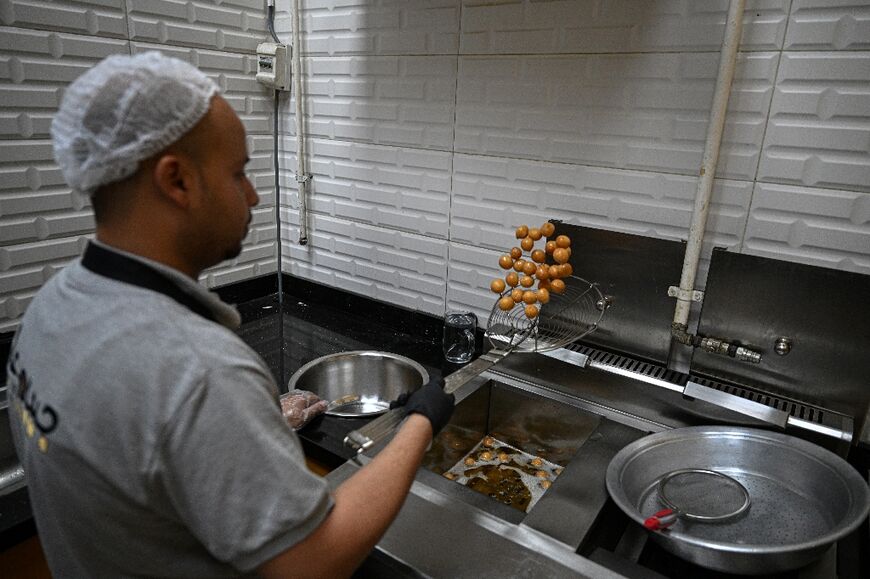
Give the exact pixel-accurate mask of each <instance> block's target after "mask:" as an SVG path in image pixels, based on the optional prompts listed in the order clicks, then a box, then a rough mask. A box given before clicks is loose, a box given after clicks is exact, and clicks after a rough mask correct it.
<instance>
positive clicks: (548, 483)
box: [539, 480, 553, 489]
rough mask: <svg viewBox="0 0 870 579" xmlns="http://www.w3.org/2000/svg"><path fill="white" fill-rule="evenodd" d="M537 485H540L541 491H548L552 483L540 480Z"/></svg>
mask: <svg viewBox="0 0 870 579" xmlns="http://www.w3.org/2000/svg"><path fill="white" fill-rule="evenodd" d="M539 484H540V485H541V488H542V489H548V488H550V487H551V486H552V485H553V483H551V482H550V481H548V480H542V481H541V482H540V483H539Z"/></svg>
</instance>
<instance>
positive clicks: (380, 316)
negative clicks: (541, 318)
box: [0, 280, 457, 550]
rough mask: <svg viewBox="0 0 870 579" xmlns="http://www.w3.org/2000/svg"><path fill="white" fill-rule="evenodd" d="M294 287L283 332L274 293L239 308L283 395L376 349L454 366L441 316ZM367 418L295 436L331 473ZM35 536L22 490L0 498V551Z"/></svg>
mask: <svg viewBox="0 0 870 579" xmlns="http://www.w3.org/2000/svg"><path fill="white" fill-rule="evenodd" d="M293 282H294V286H295V287H294V290H295V292H296V295H293V294H288V293H286V292H285V297H284V303H283V304H282V306H283V310H284V311H283V314H284V315H283V327H280V326H279V325H278V319H279V316H278V311H279V308H278V301H277V294H274V295H269V296H265V297H260V298H256V299H252V300H249V301H246V302H242V303H239V304H238V309H239V312H240V313H241V315H242V326H241V328H240V329H239V331H238V333H239V335H240V337H241V338H242V339H243V340H244V341H245V342H246V343H248V344H249V345H250V346H251V347H252V348H253V349H254V350H256V351H257V352H258V353H259V354H260V355H261V356H262V357H263V359H264V360H265V361H266V363H267V364H268V365H269V367H270V368H271V369H272V372H273V374H274V375H275V378H276V380H277V381H278V384H279V387H280V389H281V391H282V392H285V391H286V390H287V382H288V380H289V379H290V377H291V376H292V374H293V373H294V372H295V371H296V370H298V369H299V368H300V367H301V366H303V365H304V364H307V363H308V362H310V361H311V360H314V359H316V358H319V357H321V356H325V355H327V354H333V353H337V352H344V351H350V350H380V351H387V352H392V353H395V354H399V355H402V356H406V357H408V358H410V359H412V360H414V361H416V362H418V363H420V364H421V365H423V367H424V368H425V369H426V371H427V372H429V374H430V376H439V375H442V373H443V374H447V373H450V372H452V371H453V370H455V369H456V368H457V367H456V366H454V365H452V364H449V363H447V362H445V361H444V360H443V356H442V355H441V331H442V321H441V320H440V319H439V318H435V317H433V316H428V315H425V314H419V313H416V312H411V311H407V310H404V309H402V308H397V307H392V306H389V305H387V304H383V303H381V302H375V301H374V300H368V299H367V298H361V297H357V296H349V295H348V294H344V293H343V292H337V293H336V292H335V290H327V289H324V288H322V287H318V286H314V285H313V284H300V283H297V280H293ZM282 333H283V336H282ZM282 337H283V344H284V348H283V349H282V348H281V347H280V344H281V338H282ZM282 354H283V355H282ZM282 362H283V367H282ZM282 374H283V375H282ZM370 420H372V419H371V418H364V419H362V418H359V419H355V418H339V417H333V416H320V417H317V418H315V419H314V420H313V421H312V422H311V423H309V424H308V425H306V426H305V427H304V428H303V429H302V430H300V431H299V437H300V439H301V441H302V444H303V448H304V449H305V452H306V454H307V455H308V456H309V457H310V458H312V459H314V460H315V461H317V462H319V463H321V464H323V465H324V466H327V467H329V468H334V467H336V466H338V465H340V464H341V463H343V462H344V461H345V460H347V459H348V458H350V457H351V456H352V454H353V453H352V452H351V451H350V450H349V449H347V448H346V447H345V446H344V444H343V441H344V437H345V435H346V434H347V433H348V432H349V431H351V430H354V429H357V428H360V427H361V426H363V425H364V424H366V423H367V422H369V421H370ZM34 532H35V527H34V525H33V519H32V513H31V509H30V501H29V498H28V496H27V489H26V488H23V489H19V490H17V491H15V492H12V493H9V494H7V495H4V496H2V497H0V550H2V549H5V548H8V547H10V546H12V545H15V544H16V543H18V542H20V541H21V540H23V539H26V538H28V537H29V536H32V535H33V533H34Z"/></svg>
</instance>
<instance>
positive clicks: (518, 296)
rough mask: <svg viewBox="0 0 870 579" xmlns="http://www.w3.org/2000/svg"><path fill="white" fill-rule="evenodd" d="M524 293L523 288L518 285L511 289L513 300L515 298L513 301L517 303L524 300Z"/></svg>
mask: <svg viewBox="0 0 870 579" xmlns="http://www.w3.org/2000/svg"><path fill="white" fill-rule="evenodd" d="M523 293H524V292H523V290H521V289H520V288H518V287H517V288H514V289H512V290H511V300H513V302H514V303H515V304H518V303H520V302H521V301H523Z"/></svg>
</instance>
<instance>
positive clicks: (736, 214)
mask: <svg viewBox="0 0 870 579" xmlns="http://www.w3.org/2000/svg"><path fill="white" fill-rule="evenodd" d="M302 4H303V14H302V33H303V53H304V54H305V56H306V57H305V58H304V59H303V71H302V72H303V73H304V81H305V86H304V90H305V94H306V99H305V102H304V105H305V114H306V117H305V125H306V130H307V131H308V133H309V137H310V139H309V141H308V161H309V165H310V170H311V172H312V173H313V174H314V180H313V181H312V187H311V193H310V198H309V200H308V201H309V207H310V209H311V210H312V214H311V215H310V216H309V223H308V224H309V238H310V240H311V243H310V245H309V246H306V247H302V246H299V245H298V243H297V242H296V240H297V238H298V231H299V229H298V211H297V209H298V202H299V200H298V197H297V196H296V192H295V190H296V182H295V179H294V178H293V173H294V171H295V156H294V154H295V153H294V151H295V135H294V131H295V126H294V119H293V111H294V108H293V105H294V103H293V100H292V99H293V98H295V95H293V96H292V98H291V96H290V95H287V94H284V95H282V97H281V101H280V102H281V113H280V115H279V119H280V134H281V138H282V140H281V146H280V153H279V163H280V165H281V174H280V178H281V181H282V188H283V191H282V199H281V207H282V209H281V213H282V220H283V221H284V229H283V232H282V235H281V237H282V239H283V249H284V262H283V264H282V268H283V269H284V271H287V272H288V273H291V274H294V275H299V276H302V277H306V278H308V279H312V280H314V281H317V282H321V283H325V284H329V285H334V286H336V287H339V288H341V289H344V290H347V291H352V292H356V293H359V294H362V295H367V296H371V297H375V298H376V299H382V300H384V301H387V302H391V303H395V304H398V305H400V306H402V307H407V308H411V309H416V310H421V311H425V312H428V313H432V314H435V315H441V314H442V313H443V311H444V309H445V308H446V307H470V308H472V309H474V310H475V311H476V312H477V313H478V315H479V316H480V317H481V323H482V324H485V321H486V317H488V314H489V308H490V306H491V303H492V298H493V296H492V294H491V293H490V292H489V291H488V284H489V281H490V279H491V278H492V277H493V276H494V275H495V274H496V273H498V272H499V270H498V268H497V264H496V259H497V257H498V255H499V254H500V253H501V252H502V251H504V249H505V248H506V247H510V246H511V245H513V244H514V242H515V240H514V238H513V236H512V234H511V228H512V227H513V226H515V225H517V224H519V223H522V222H538V221H544V220H545V219H548V218H560V219H564V220H566V221H568V222H570V223H577V224H582V225H587V226H591V227H599V228H604V229H612V230H617V231H624V232H629V233H638V234H642V235H651V236H655V237H663V238H668V239H680V238H683V237H685V235H686V229H687V226H688V220H689V214H690V212H691V205H692V201H691V200H692V196H693V195H694V190H695V182H696V177H695V175H696V173H697V166H698V164H699V162H700V156H701V151H702V148H703V142H704V137H705V129H706V125H707V118H708V113H709V107H710V103H711V100H712V92H713V86H714V83H715V74H716V68H717V63H718V50H719V43H720V42H721V37H722V31H723V28H724V25H723V23H724V19H725V14H726V10H727V4H728V2H727V0H708V1H705V2H692V1H690V0H649V1H647V2H643V3H638V2H630V1H627V0H607V1H606V2H601V1H600V0H537V1H532V0H463V1H460V0H405V1H401V0H306V1H305V2H303V3H302ZM288 6H289V3H288V2H284V1H283V0H279V2H278V20H277V31H278V33H279V35H280V37H281V38H284V39H288V40H289V38H290V20H289V17H288V13H287V8H288ZM264 15H265V11H264V3H263V2H262V0H222V1H214V2H211V1H207V0H125V1H121V0H91V1H78V2H77V1H73V0H62V1H58V2H49V1H48V0H0V103H2V104H0V331H6V330H7V329H14V327H15V325H16V320H17V318H18V317H20V315H21V313H22V312H23V310H24V308H25V307H26V306H27V304H28V303H29V301H30V299H32V296H33V294H34V292H35V291H36V289H37V288H38V287H39V286H40V285H41V284H42V283H43V282H44V281H45V279H47V278H48V277H49V276H50V275H52V273H53V272H55V271H56V270H57V269H58V268H59V267H61V266H62V265H63V264H64V263H67V262H68V260H69V259H70V258H71V257H72V256H73V255H75V253H76V251H77V248H78V247H80V244H82V243H84V240H85V239H87V237H88V236H90V235H92V232H93V222H92V217H91V215H90V208H89V205H88V203H87V200H84V199H81V198H79V197H77V196H74V195H72V194H71V193H70V191H69V190H68V188H67V187H66V186H65V185H64V183H63V180H62V177H61V176H60V172H59V171H58V170H57V168H56V167H55V165H54V163H53V161H52V156H51V147H50V142H49V140H48V126H49V123H50V120H51V116H52V115H53V112H54V110H55V109H56V107H57V104H58V102H59V98H60V96H61V94H62V91H63V87H64V86H66V84H67V83H69V82H70V81H71V80H72V79H74V78H75V77H76V76H78V75H79V74H81V72H83V71H84V70H86V69H87V68H88V67H89V66H91V65H92V64H93V63H94V62H96V60H98V59H99V58H102V57H103V56H106V55H108V54H110V53H113V52H127V51H132V52H139V51H142V50H147V49H159V50H163V51H166V52H168V53H170V54H173V55H175V56H177V57H180V58H184V59H187V60H188V61H190V62H192V63H193V64H195V65H197V66H199V67H201V68H202V69H204V70H205V71H206V73H207V74H209V75H210V76H212V78H214V79H215V80H216V81H217V82H218V83H219V84H220V86H221V87H222V89H223V91H224V96H225V98H227V100H228V101H229V102H230V103H231V104H232V106H233V107H234V108H235V110H236V111H237V112H238V113H239V115H240V117H241V118H242V120H243V122H244V124H245V127H246V129H247V130H248V132H249V138H248V146H249V151H250V155H251V159H252V160H251V163H250V165H249V169H250V176H251V178H252V180H253V182H254V183H255V186H256V187H257V189H258V191H259V192H260V195H261V203H260V205H259V206H258V207H257V208H255V209H254V211H253V214H252V216H253V220H252V223H251V228H250V232H249V235H248V237H247V239H246V240H245V242H244V248H243V251H242V254H241V255H240V256H239V257H238V258H236V259H235V260H232V261H231V262H228V263H226V264H221V265H220V266H217V267H215V268H212V269H210V270H208V271H206V272H204V273H203V282H204V283H206V284H207V285H209V286H212V287H214V286H218V285H223V284H225V283H231V282H234V281H239V280H243V279H247V278H249V277H252V276H256V275H262V274H264V273H269V272H274V271H275V270H276V267H277V264H276V261H275V257H274V251H275V245H274V244H275V240H276V237H277V232H276V230H275V227H274V213H275V202H276V199H275V191H274V176H273V175H272V166H273V165H272V154H273V150H272V138H271V131H272V105H273V102H272V96H271V92H270V91H269V90H267V89H264V88H263V87H261V86H259V85H258V84H257V83H256V82H255V81H254V80H253V78H252V77H253V72H254V68H255V62H254V58H253V56H252V55H251V54H252V52H253V50H254V48H255V46H256V44H257V43H259V42H261V41H263V40H266V39H267V36H268V33H267V32H266V26H265V20H264ZM868 21H870V0H863V1H858V0H853V1H848V0H749V1H748V2H747V7H746V12H745V14H744V31H743V38H742V44H741V53H740V56H739V60H738V72H737V76H736V79H735V85H734V89H733V94H732V97H731V100H730V102H729V113H728V118H727V123H726V130H725V136H724V141H723V146H722V153H721V157H720V162H719V170H718V172H717V177H718V178H717V180H716V182H715V189H714V205H713V209H712V213H711V218H710V223H709V227H708V236H707V241H708V245H707V246H706V247H705V255H707V254H708V252H709V250H710V245H712V244H715V245H722V246H727V247H729V248H732V249H733V250H735V251H745V252H747V253H755V254H758V255H766V256H769V257H775V258H779V259H787V260H795V261H800V262H806V263H814V264H820V265H826V266H829V267H836V268H840V269H849V270H852V271H860V272H867V270H868V268H870V265H868V261H870V258H868V256H870V242H868V232H867V229H868V203H870V202H868V199H870V186H868V183H870V178H868V177H870V170H868V166H870V162H868V156H870V145H868V143H870V138H868V135H870V97H868V94H870V86H868V79H870V65H868V59H870V46H868V44H870V34H868V24H867V23H868ZM131 41H132V42H131ZM810 51H812V52H810ZM705 267H706V262H704V263H702V271H701V278H700V280H699V283H698V285H699V286H702V285H703V279H704V274H705V271H704V270H705Z"/></svg>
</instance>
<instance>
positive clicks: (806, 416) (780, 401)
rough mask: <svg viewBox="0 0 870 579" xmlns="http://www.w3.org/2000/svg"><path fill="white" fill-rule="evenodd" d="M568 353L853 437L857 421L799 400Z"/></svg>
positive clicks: (588, 352)
mask: <svg viewBox="0 0 870 579" xmlns="http://www.w3.org/2000/svg"><path fill="white" fill-rule="evenodd" d="M567 349H569V350H571V351H574V352H577V353H580V354H583V355H584V356H586V357H587V358H588V360H589V366H591V367H595V368H598V369H600V370H604V371H611V372H614V373H617V374H622V375H630V376H631V377H634V378H636V379H637V380H640V381H642V382H647V383H650V384H654V385H656V386H661V387H665V388H669V389H671V390H675V391H680V390H681V389H682V388H683V387H685V386H686V384H687V383H688V382H689V381H690V380H691V381H692V382H695V383H698V384H700V385H702V386H706V387H708V388H712V389H714V390H719V391H721V392H725V393H727V394H732V395H734V396H739V397H740V398H745V399H746V400H750V401H752V402H756V403H758V404H763V405H765V406H768V407H770V408H773V409H775V410H781V411H783V412H786V413H787V414H788V415H789V416H791V417H793V418H795V419H799V420H800V421H801V422H806V423H810V424H817V425H819V426H820V427H823V428H824V429H825V430H828V429H833V430H835V431H839V432H845V433H851V432H852V429H853V424H854V421H853V419H852V418H851V417H849V416H846V415H844V414H840V413H838V412H834V411H831V410H826V409H823V408H819V407H816V406H810V405H808V404H804V403H802V402H800V401H797V400H790V399H787V398H784V397H781V396H775V395H773V394H770V393H767V392H762V391H760V390H757V389H755V388H751V387H748V386H744V385H739V384H729V383H725V382H720V381H718V380H713V379H710V378H705V377H702V376H697V375H694V374H692V375H687V374H683V373H682V372H677V371H674V370H669V369H667V368H665V367H663V366H659V365H657V364H652V363H649V362H643V361H640V360H636V359H634V358H629V357H627V356H623V355H620V354H614V353H611V352H605V351H602V350H597V349H595V348H591V347H589V346H584V345H581V344H570V345H569V346H567ZM811 430H812V429H811Z"/></svg>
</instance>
